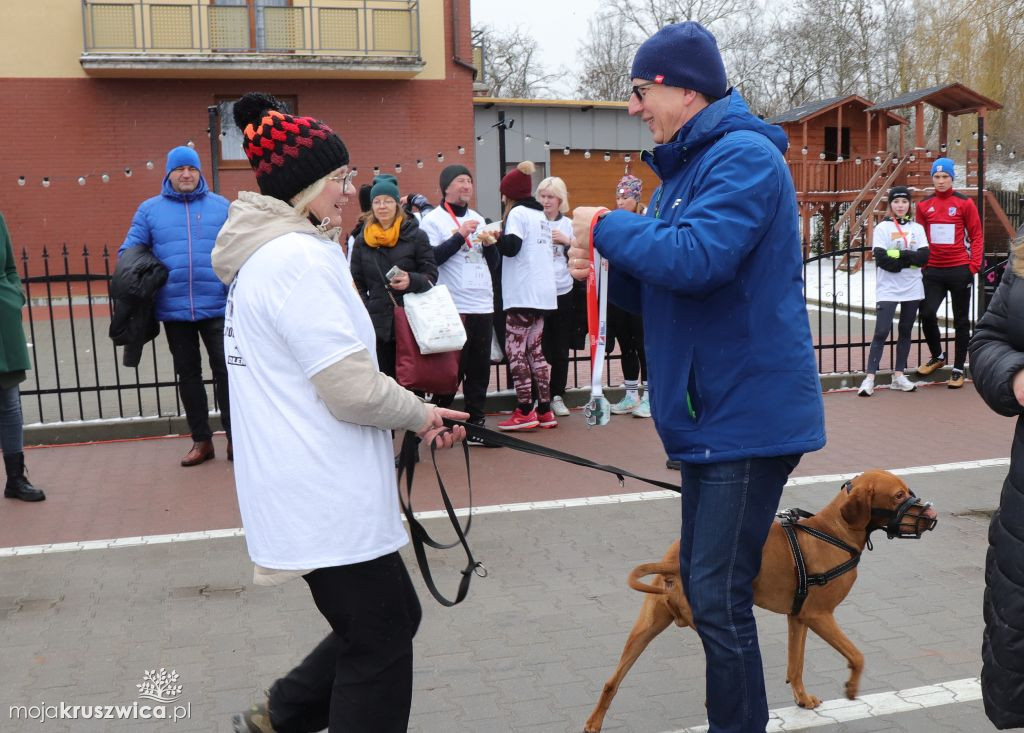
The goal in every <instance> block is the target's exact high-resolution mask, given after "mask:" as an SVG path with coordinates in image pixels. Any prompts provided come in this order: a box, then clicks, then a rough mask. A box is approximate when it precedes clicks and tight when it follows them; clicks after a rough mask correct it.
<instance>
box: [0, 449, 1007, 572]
mask: <svg viewBox="0 0 1024 733" xmlns="http://www.w3.org/2000/svg"><path fill="white" fill-rule="evenodd" d="M1009 465H1010V459H1009V458H985V459H982V460H977V461H960V462H959V463H936V464H933V465H927V466H909V467H906V468H890V469H888V470H889V471H891V472H892V473H895V474H896V475H897V476H913V475H922V474H935V473H947V472H949V471H968V470H972V469H977V468H992V467H996V466H1009ZM859 475H860V472H859V471H855V472H852V473H833V474H825V475H821V476H797V477H795V478H791V479H790V480H789V481H788V482H787V483H786V486H787V487H792V486H808V485H811V484H841V483H842V482H844V481H848V480H849V479H852V478H855V477H856V476H859ZM677 498H679V494H678V493H676V492H675V491H667V490H665V491H639V492H633V493H629V494H609V495H607V496H584V497H580V498H577V499H552V500H550V501H527V502H521V503H518V504H492V505H489V506H478V507H473V516H477V515H480V514H503V513H507V512H532V511H538V510H544V509H573V508H577V507H587V506H601V505H606V504H629V503H633V502H637V501H656V500H662V499H677ZM455 513H456V514H457V515H458V516H460V517H464V516H466V515H468V514H469V510H468V509H456V510H455ZM447 516H448V514H447V512H445V511H444V510H435V511H428V512H416V518H417V519H443V518H445V517H447ZM404 519H405V518H404V517H403V521H404ZM243 536H245V532H244V531H243V530H242V529H241V528H240V527H239V528H233V529H211V530H204V531H202V532H180V533H178V534H160V535H144V536H139V537H119V538H113V539H106V540H82V541H79V542H61V543H57V544H50V545H21V546H18V547H0V558H3V557H25V556H27V555H49V554H54V553H58V552H80V551H82V550H108V549H112V548H115V547H142V546H145V545H163V544H168V543H172V542H195V541H197V540H212V539H222V538H225V537H243Z"/></svg>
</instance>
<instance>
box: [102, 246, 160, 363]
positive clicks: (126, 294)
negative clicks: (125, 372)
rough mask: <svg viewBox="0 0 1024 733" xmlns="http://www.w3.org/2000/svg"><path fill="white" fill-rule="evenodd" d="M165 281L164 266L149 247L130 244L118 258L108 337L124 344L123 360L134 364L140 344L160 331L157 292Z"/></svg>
mask: <svg viewBox="0 0 1024 733" xmlns="http://www.w3.org/2000/svg"><path fill="white" fill-rule="evenodd" d="M166 282H167V267H166V266H165V265H164V263H163V262H161V261H160V260H159V259H158V258H157V256H156V255H154V254H153V250H151V249H150V248H149V247H131V248H129V249H127V250H125V253H124V254H123V255H121V257H120V259H118V261H117V268H116V269H115V270H114V275H113V277H111V278H110V303H111V308H112V310H113V314H112V315H111V317H110V331H109V335H110V338H111V339H113V341H114V344H115V345H117V346H124V356H123V357H122V361H123V363H124V365H125V366H126V367H137V366H138V365H139V361H140V360H141V359H142V347H143V346H144V345H145V344H146V342H147V341H151V340H152V339H155V338H156V337H157V335H159V333H160V323H159V322H158V321H157V319H156V295H157V293H158V292H159V291H160V288H162V287H163V286H164V283H166Z"/></svg>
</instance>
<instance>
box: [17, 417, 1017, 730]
mask: <svg viewBox="0 0 1024 733" xmlns="http://www.w3.org/2000/svg"><path fill="white" fill-rule="evenodd" d="M1008 443H1009V441H1008V435H1007V442H1006V445H1008ZM1005 472H1006V469H1005V467H999V466H996V467H987V468H974V469H970V470H949V471H944V472H941V473H927V474H917V475H912V476H909V477H908V479H907V480H908V483H910V484H911V486H912V488H913V489H914V490H915V492H916V493H917V494H918V495H919V496H921V497H922V498H924V499H926V500H930V501H933V502H934V503H935V506H936V509H937V510H938V512H939V516H940V520H939V524H938V527H937V529H936V530H935V531H934V532H932V533H929V534H927V535H926V536H925V537H923V538H922V539H921V540H919V541H913V540H892V541H889V540H886V539H885V538H884V537H882V536H879V535H876V539H875V550H874V552H871V553H866V555H865V557H864V558H863V560H862V562H861V565H860V569H859V578H858V581H857V584H856V585H855V586H854V589H853V591H852V592H851V594H850V596H849V597H848V598H847V600H846V602H845V603H844V604H842V606H841V607H840V609H839V611H838V612H837V614H836V616H837V620H838V622H839V624H840V626H841V627H842V628H843V629H844V631H845V632H846V633H847V634H848V636H849V637H850V638H851V639H852V640H853V642H854V643H855V644H856V645H857V646H858V647H859V648H860V649H861V651H862V652H863V653H864V654H865V656H866V667H865V673H864V677H863V680H862V683H861V690H860V692H861V694H870V693H876V692H885V691H891V690H904V689H907V688H913V687H919V686H922V685H928V684H935V683H939V682H946V681H950V680H959V679H964V678H971V677H976V676H977V675H978V673H979V670H980V653H979V649H980V635H981V627H982V618H981V597H982V592H983V586H984V578H983V565H984V553H985V537H986V531H987V523H988V512H990V511H991V510H992V509H994V508H995V506H996V504H997V501H998V492H999V487H1000V485H1001V483H1002V479H1003V476H1004V475H1005ZM837 490H838V484H837V483H835V482H828V483H818V484H806V485H800V486H796V487H791V488H789V489H787V490H786V492H785V494H784V497H783V502H782V503H783V506H800V507H802V508H805V509H808V510H811V511H814V510H816V509H818V508H820V507H821V506H823V505H824V504H825V503H827V502H828V501H829V500H830V499H831V497H832V496H833V495H834V494H835V492H836V491H837ZM678 513H679V504H678V500H677V499H660V500H652V501H641V502H632V503H621V504H604V505H595V506H580V507H573V508H563V509H546V510H534V511H524V512H504V513H493V514H482V515H480V516H479V517H477V518H476V519H475V520H474V523H473V528H472V533H471V536H470V540H471V543H472V546H473V550H474V554H475V555H476V556H477V557H478V558H479V559H481V560H482V561H483V562H484V563H485V564H486V566H487V569H488V571H489V574H488V576H487V577H486V578H476V579H475V580H474V581H473V586H472V590H471V592H470V596H469V598H468V600H467V601H466V602H465V603H463V604H462V605H460V606H458V607H456V608H454V609H445V608H442V607H440V606H439V605H437V604H436V603H435V602H434V601H433V600H432V599H431V597H430V596H429V594H428V593H427V592H426V590H425V589H424V586H423V584H422V582H421V580H420V577H419V574H418V572H417V570H416V568H415V563H414V561H413V560H412V556H411V553H408V552H406V553H404V554H405V555H406V561H407V564H408V565H409V567H410V571H411V572H412V574H413V576H414V582H415V583H416V585H417V588H418V589H419V591H420V599H421V602H422V603H423V607H424V620H423V624H422V626H421V628H420V632H419V634H418V635H417V638H416V660H415V695H414V703H413V715H412V721H411V726H410V730H412V731H417V732H420V733H449V732H458V731H466V732H473V733H477V732H487V731H515V732H517V733H519V732H523V733H525V732H530V733H549V732H550V733H561V732H563V731H581V730H582V727H583V722H584V721H585V720H586V718H587V716H588V714H589V712H590V710H591V708H592V706H593V704H594V703H595V701H596V698H597V695H598V692H599V691H600V689H601V685H602V684H603V682H604V680H605V679H606V678H607V677H608V675H609V674H610V673H611V671H612V669H613V667H614V665H615V663H616V661H617V659H618V656H619V654H620V652H621V649H622V644H623V642H624V641H625V638H626V635H627V633H628V631H629V628H630V627H631V626H632V623H633V621H634V619H635V615H636V613H637V611H638V609H639V606H640V601H641V597H640V595H639V594H637V593H636V592H634V591H632V590H630V589H629V588H628V587H627V586H626V584H625V578H626V575H627V573H628V571H629V570H630V569H631V568H632V567H633V566H634V565H636V564H637V563H639V562H643V561H648V560H654V559H658V558H660V557H661V555H662V554H663V552H664V550H665V548H666V547H667V545H668V544H669V543H670V542H671V541H672V539H673V538H674V537H675V536H676V534H677V533H678V528H679V516H678ZM428 527H430V528H431V529H437V530H438V531H439V532H442V533H443V525H442V524H441V523H440V522H439V521H436V520H428ZM435 562H436V569H435V576H436V577H437V576H439V577H440V581H439V582H440V583H441V584H442V586H443V588H445V589H447V590H448V591H449V592H451V591H453V589H454V587H455V583H456V577H457V570H458V559H457V558H456V557H455V556H454V555H452V556H445V557H440V558H437V559H436V560H435ZM250 580H251V565H250V563H249V561H248V558H247V555H246V552H245V547H244V540H242V539H241V538H230V539H215V540H205V541H196V542H180V543H173V544H162V545H150V546H142V547H127V548H119V549H106V550H91V551H85V552H72V553H60V554H42V555H33V556H25V557H8V558H3V559H2V560H0V659H2V663H0V731H4V733H6V732H7V731H11V732H12V733H16V732H19V731H45V732H46V733H50V732H51V731H52V732H53V733H65V732H66V733H85V732H93V731H97V732H98V731H104V732H105V731H175V732H179V733H186V732H193V731H204V732H214V731H215V732H218V733H223V732H226V731H228V730H229V726H228V722H227V721H228V718H229V716H230V714H231V713H232V712H235V711H237V710H239V709H241V708H243V707H245V706H247V705H248V704H249V703H250V702H251V701H253V700H255V699H256V698H257V697H258V696H259V694H260V692H261V690H262V689H263V688H264V687H266V686H268V685H269V683H271V682H272V681H273V679H274V678H275V677H276V676H277V675H279V674H281V673H283V672H284V671H286V670H287V669H288V668H289V666H290V665H292V664H294V663H295V662H297V661H298V660H299V659H300V658H301V657H302V656H303V655H304V654H305V653H306V652H308V651H309V649H310V648H311V647H312V646H313V645H314V644H315V643H316V642H317V641H318V640H319V638H320V637H321V636H322V635H323V634H325V633H326V624H325V622H324V621H323V619H322V618H321V617H320V615H319V614H318V613H317V611H316V610H315V608H314V607H313V603H312V601H311V599H310V596H309V593H308V591H307V589H306V587H305V585H304V584H303V583H302V581H294V582H291V583H289V584H286V585H284V586H282V587H280V588H276V589H263V588H255V587H253V586H252V585H251V583H250ZM758 623H759V626H760V636H761V647H762V653H763V657H764V666H765V675H766V681H767V691H768V698H769V706H770V707H771V708H780V707H789V706H791V705H792V704H793V702H792V697H791V695H790V692H789V688H788V686H787V685H786V684H785V665H786V620H785V618H784V617H783V616H780V615H776V614H770V613H767V612H761V613H759V616H758ZM161 668H165V669H167V670H172V669H173V670H175V671H176V672H177V674H178V675H179V683H180V684H181V685H182V687H183V692H182V698H181V700H180V701H179V702H178V704H190V705H191V717H190V719H188V720H182V721H178V722H175V723H172V722H170V721H85V720H78V721H48V722H46V723H39V722H25V721H20V722H19V721H14V720H11V719H10V718H9V706H11V705H33V704H40V703H42V702H45V703H47V704H58V703H60V702H64V703H66V704H81V705H98V704H122V705H124V704H128V705H130V704H131V703H132V702H134V701H136V700H137V694H138V690H137V685H138V684H140V683H141V682H142V681H143V673H144V671H146V670H158V669H161ZM703 673H704V669H703V655H702V651H701V648H700V643H699V640H698V637H697V636H696V634H695V633H694V632H693V631H692V630H690V629H682V630H679V629H675V628H670V629H669V630H667V631H666V632H665V633H664V634H663V635H662V636H661V637H659V638H658V639H656V640H655V642H654V643H652V645H651V647H650V648H649V649H648V650H647V652H646V653H645V654H644V655H643V656H642V657H641V659H640V660H639V661H638V662H637V664H636V666H635V667H634V669H633V670H632V672H631V673H630V675H629V676H628V677H627V678H626V680H625V682H624V684H623V686H622V688H621V690H620V692H619V695H618V696H617V698H616V699H615V701H614V702H613V704H612V707H611V710H610V712H609V715H608V718H607V720H606V725H605V730H606V731H609V732H610V733H623V732H626V731H629V732H634V731H635V732H644V733H660V732H663V731H676V730H679V729H686V728H689V727H691V726H699V725H702V724H704V723H705V722H706V720H705V717H704V714H703V700H704V692H703ZM846 676H847V670H846V667H845V661H844V660H843V659H842V658H841V657H840V656H839V655H838V654H836V653H835V652H834V651H833V650H832V649H831V648H829V647H827V646H826V645H825V644H824V643H823V642H821V641H820V640H819V639H818V638H817V637H815V636H814V635H813V634H811V635H810V636H809V638H808V643H807V654H806V668H805V680H806V683H807V685H808V689H809V690H810V691H811V692H812V694H816V695H818V696H819V697H821V698H823V699H826V700H828V699H833V698H839V697H841V696H842V688H843V682H844V681H845V679H846ZM823 730H836V731H849V732H851V733H853V732H857V733H868V732H870V731H906V732H910V733H932V732H934V731H940V732H945V731H949V732H950V733H953V732H954V731H955V732H957V733H965V732H966V733H974V732H975V731H978V732H981V731H989V730H993V728H992V726H991V725H990V724H989V723H988V722H987V720H986V719H985V717H984V713H983V710H982V707H981V703H980V701H976V702H967V703H957V704H952V705H945V706H942V707H933V708H927V709H922V710H918V711H914V712H911V713H901V714H895V715H890V716H885V717H878V718H870V719H866V720H859V721H854V722H849V723H843V724H836V725H834V726H831V727H828V728H824V729H823Z"/></svg>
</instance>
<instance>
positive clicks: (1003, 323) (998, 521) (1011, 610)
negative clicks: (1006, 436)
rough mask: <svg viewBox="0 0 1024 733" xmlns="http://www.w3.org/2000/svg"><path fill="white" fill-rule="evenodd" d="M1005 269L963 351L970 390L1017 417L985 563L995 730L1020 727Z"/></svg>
mask: <svg viewBox="0 0 1024 733" xmlns="http://www.w3.org/2000/svg"><path fill="white" fill-rule="evenodd" d="M1013 269H1014V272H1011V271H1010V270H1007V272H1006V274H1005V275H1004V276H1003V280H1002V282H1001V283H1000V284H999V288H998V289H997V290H996V293H995V296H994V297H993V298H992V302H991V303H990V304H989V306H988V310H987V311H986V312H985V315H983V316H982V317H981V320H980V321H979V322H978V327H977V330H976V331H975V334H974V338H972V339H971V345H970V355H971V376H972V377H973V378H974V386H975V388H977V390H978V392H979V394H981V396H982V398H983V399H984V400H985V402H986V403H988V406H989V407H991V408H992V409H993V410H994V411H996V412H997V413H999V414H1000V415H1005V416H1007V417H1016V418H1017V426H1016V429H1015V430H1014V434H1013V445H1012V447H1011V450H1010V470H1009V472H1008V473H1007V475H1006V480H1005V481H1004V482H1003V490H1002V493H1001V494H1000V497H999V508H998V509H997V510H996V512H995V514H994V515H993V516H992V522H991V524H990V525H989V530H988V554H987V556H986V559H985V600H984V605H983V609H984V616H985V635H984V637H983V639H982V647H981V659H982V668H981V692H982V697H983V699H984V702H985V713H986V714H987V715H988V717H989V720H991V721H992V723H993V724H994V725H995V726H996V728H999V729H1001V730H1002V729H1005V728H1021V727H1024V407H1022V406H1021V404H1020V403H1019V402H1018V401H1017V399H1016V397H1015V396H1014V393H1013V378H1014V377H1015V376H1016V375H1017V373H1018V372H1019V371H1020V370H1021V369H1024V279H1022V278H1021V277H1020V274H1022V273H1018V272H1016V271H1017V270H1018V267H1016V266H1015V267H1014V268H1013ZM1021 270H1024V268H1021Z"/></svg>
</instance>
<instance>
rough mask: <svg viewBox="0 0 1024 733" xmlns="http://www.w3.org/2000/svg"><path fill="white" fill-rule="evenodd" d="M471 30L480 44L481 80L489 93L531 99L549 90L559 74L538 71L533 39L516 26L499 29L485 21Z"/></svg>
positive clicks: (535, 43)
mask: <svg viewBox="0 0 1024 733" xmlns="http://www.w3.org/2000/svg"><path fill="white" fill-rule="evenodd" d="M473 34H474V36H475V37H476V38H478V39H479V43H480V45H481V47H482V48H483V66H484V68H483V82H484V83H485V84H487V86H488V87H490V90H491V96H494V97H510V98H516V99H532V98H534V97H541V96H544V95H545V94H547V93H549V92H550V91H551V84H552V83H553V82H555V81H556V80H557V79H558V78H559V76H560V74H557V73H553V74H544V73H542V72H541V63H540V60H539V59H538V50H537V41H536V39H534V38H531V37H530V36H528V35H526V34H525V33H523V31H522V29H520V28H518V27H516V28H513V29H511V30H498V29H495V28H491V27H490V26H486V25H484V26H479V27H475V28H474V29H473Z"/></svg>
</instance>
